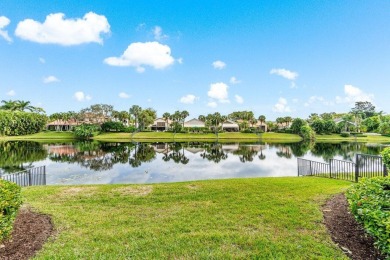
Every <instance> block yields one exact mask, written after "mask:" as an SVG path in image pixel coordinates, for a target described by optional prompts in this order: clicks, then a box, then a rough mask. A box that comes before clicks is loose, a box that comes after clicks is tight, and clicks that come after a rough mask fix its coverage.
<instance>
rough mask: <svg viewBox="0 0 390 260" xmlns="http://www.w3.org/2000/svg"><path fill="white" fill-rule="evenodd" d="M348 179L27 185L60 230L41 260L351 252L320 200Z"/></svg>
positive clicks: (32, 200) (29, 197) (31, 198)
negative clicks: (326, 220)
mask: <svg viewBox="0 0 390 260" xmlns="http://www.w3.org/2000/svg"><path fill="white" fill-rule="evenodd" d="M348 186H349V183H346V182H342V181H336V180H330V179H322V178H315V177H313V178H309V177H308V178H256V179H230V180H212V181H197V182H186V183H170V184H154V185H96V186H46V187H29V188H24V189H23V195H24V198H25V202H26V203H27V204H29V205H31V206H32V207H33V208H35V209H36V210H37V211H39V212H44V213H46V214H49V215H51V216H52V218H53V220H54V224H55V227H56V229H57V230H58V234H57V235H56V237H55V239H51V240H50V241H49V242H47V243H46V244H45V246H44V248H43V250H42V251H41V252H39V254H38V255H37V256H36V258H37V259H80V258H83V259H130V258H143V259H144V258H146V259H167V258H168V259H188V258H198V259H199V258H201V259H205V258H218V259H225V258H227V259H231V258H240V259H249V258H256V259H287V258H291V259H302V258H305V259H318V258H326V259H347V258H346V257H345V256H344V255H343V253H342V251H341V250H339V249H338V247H337V246H336V245H335V244H333V243H332V241H331V239H330V236H329V234H328V233H327V231H326V229H325V226H324V225H323V223H322V218H323V217H322V213H321V205H322V204H323V203H324V202H325V200H326V199H327V198H329V197H330V196H332V195H333V194H336V193H340V192H342V191H344V190H345V189H346V187H348Z"/></svg>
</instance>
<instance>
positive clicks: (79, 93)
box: [73, 91, 92, 102]
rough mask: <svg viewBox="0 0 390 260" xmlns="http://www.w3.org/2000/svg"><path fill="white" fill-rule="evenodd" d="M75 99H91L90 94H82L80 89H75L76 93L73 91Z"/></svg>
mask: <svg viewBox="0 0 390 260" xmlns="http://www.w3.org/2000/svg"><path fill="white" fill-rule="evenodd" d="M73 97H74V98H75V99H76V100H77V101H80V102H81V101H88V100H91V99H92V97H91V96H90V95H86V94H84V92H82V91H77V92H76V93H74V96H73Z"/></svg>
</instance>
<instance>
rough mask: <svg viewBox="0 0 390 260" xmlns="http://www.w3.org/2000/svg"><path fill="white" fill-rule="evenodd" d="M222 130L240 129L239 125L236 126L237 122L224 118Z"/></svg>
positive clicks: (235, 130)
mask: <svg viewBox="0 0 390 260" xmlns="http://www.w3.org/2000/svg"><path fill="white" fill-rule="evenodd" d="M222 130H224V131H227V132H238V131H240V127H239V126H238V124H237V123H236V122H234V121H231V120H226V121H225V122H224V123H223V124H222Z"/></svg>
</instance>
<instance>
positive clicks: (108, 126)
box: [101, 121, 125, 132]
mask: <svg viewBox="0 0 390 260" xmlns="http://www.w3.org/2000/svg"><path fill="white" fill-rule="evenodd" d="M101 129H102V130H101V131H102V132H124V131H125V126H124V125H123V123H122V122H112V121H110V122H105V123H103V124H102V125H101Z"/></svg>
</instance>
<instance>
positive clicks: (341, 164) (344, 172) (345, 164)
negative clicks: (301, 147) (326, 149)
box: [298, 154, 388, 182]
mask: <svg viewBox="0 0 390 260" xmlns="http://www.w3.org/2000/svg"><path fill="white" fill-rule="evenodd" d="M298 176H318V177H327V178H333V179H340V180H346V181H355V182H358V181H359V178H371V177H379V176H388V171H387V168H386V165H385V164H383V159H382V157H381V156H376V155H368V154H357V155H356V162H350V161H343V160H337V159H330V160H329V163H322V162H316V161H311V160H307V159H302V158H298Z"/></svg>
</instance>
